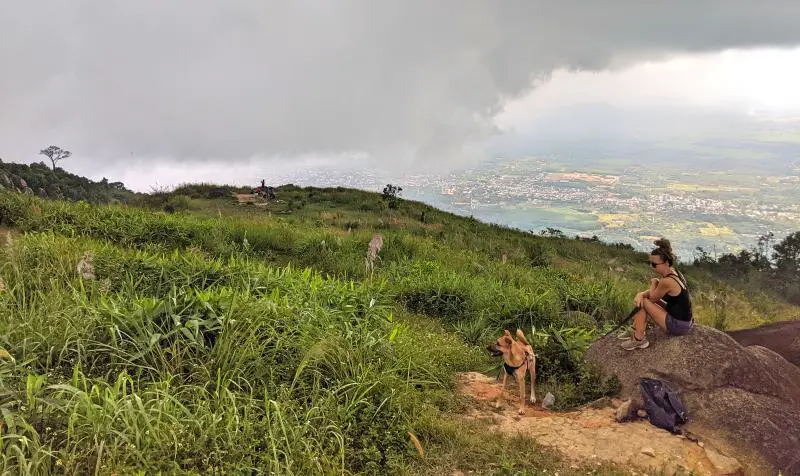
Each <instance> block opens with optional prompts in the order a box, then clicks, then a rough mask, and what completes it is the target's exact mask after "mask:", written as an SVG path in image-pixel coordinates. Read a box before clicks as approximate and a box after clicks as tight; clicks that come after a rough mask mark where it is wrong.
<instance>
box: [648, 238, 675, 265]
mask: <svg viewBox="0 0 800 476" xmlns="http://www.w3.org/2000/svg"><path fill="white" fill-rule="evenodd" d="M653 243H654V244H655V245H656V246H657V247H658V248H656V249H654V250H653V251H652V252H650V254H651V255H659V256H661V257H663V258H664V259H665V260H666V261H668V262H669V265H670V266H672V264H673V263H675V254H674V253H673V252H672V243H670V242H669V240H668V239H666V238H659V239H657V240H656V241H654V242H653Z"/></svg>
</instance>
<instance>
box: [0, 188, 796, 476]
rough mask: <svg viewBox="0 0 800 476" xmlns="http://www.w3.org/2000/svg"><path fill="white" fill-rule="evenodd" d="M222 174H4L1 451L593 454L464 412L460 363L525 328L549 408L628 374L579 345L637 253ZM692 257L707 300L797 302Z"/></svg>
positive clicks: (377, 458)
mask: <svg viewBox="0 0 800 476" xmlns="http://www.w3.org/2000/svg"><path fill="white" fill-rule="evenodd" d="M213 188H215V187H212V186H186V187H183V188H181V189H179V190H176V191H175V192H174V193H173V194H172V196H171V197H170V198H172V199H176V200H175V201H174V203H179V204H183V205H184V206H183V207H182V208H185V210H183V211H177V212H175V213H172V214H167V213H163V212H160V211H153V210H145V209H140V208H134V207H130V206H122V205H109V206H94V205H89V204H86V203H67V202H60V201H45V200H41V199H39V198H36V197H33V196H28V195H24V194H19V193H15V192H9V191H8V190H0V228H2V230H0V234H6V235H7V236H8V238H7V240H6V241H7V242H8V243H7V244H6V246H5V247H3V251H2V253H0V278H2V279H3V283H4V284H3V290H2V291H0V316H1V317H0V335H2V336H3V343H2V346H3V347H4V349H5V350H6V351H7V352H8V353H9V355H10V356H11V357H12V359H13V360H12V359H9V358H8V357H7V358H6V359H5V360H4V361H3V363H2V364H0V379H2V385H3V392H4V393H3V395H4V397H3V400H2V403H0V405H2V408H3V417H4V422H5V431H4V434H3V441H4V446H3V448H2V455H3V462H2V464H3V466H4V469H5V470H7V471H10V472H12V473H20V472H21V473H24V472H26V471H27V472H31V473H40V474H41V473H45V474H47V473H54V472H56V473H63V472H66V473H68V474H74V473H81V474H83V473H87V472H95V471H96V472H98V473H100V474H111V473H112V472H117V473H118V474H128V473H131V472H135V471H145V472H147V473H153V472H156V471H163V472H168V473H183V474H207V473H208V472H212V471H218V472H236V471H249V470H250V469H254V468H258V469H259V470H260V471H265V472H268V471H275V472H277V473H281V474H320V473H324V474H330V473H369V474H372V473H384V472H389V473H414V474H419V473H429V474H442V473H443V472H445V471H450V472H452V471H454V470H456V469H458V470H462V471H475V472H477V473H485V474H495V473H497V472H498V471H501V470H504V471H511V472H515V471H519V472H521V471H529V472H541V471H544V470H548V471H559V472H560V474H572V473H575V474H578V473H580V474H586V473H587V472H590V471H597V470H598V468H597V466H593V467H592V468H584V467H572V464H570V463H569V462H567V461H566V460H564V459H563V458H562V457H561V456H559V455H558V454H556V453H553V452H551V451H550V450H545V449H543V448H542V447H540V446H539V445H537V444H536V443H534V442H532V441H531V440H529V439H526V438H522V437H519V438H497V439H496V440H492V441H486V439H485V438H483V437H482V436H481V435H482V434H483V432H484V429H483V427H482V426H481V424H480V423H478V422H474V423H469V422H464V421H462V420H460V419H456V418H454V417H453V416H454V415H456V414H458V412H459V411H460V410H461V409H463V401H462V400H461V399H460V398H459V397H457V396H456V394H455V393H454V391H453V376H454V375H455V374H456V373H458V372H464V371H485V372H494V371H496V370H497V369H498V362H497V361H496V360H492V359H490V358H489V357H488V356H487V355H486V353H485V351H484V350H483V347H484V346H485V345H486V344H487V343H488V342H489V341H491V340H492V339H494V338H496V336H497V335H499V332H501V330H502V329H503V328H516V327H520V328H522V329H523V330H525V332H526V333H527V334H528V335H529V337H530V338H531V339H532V340H533V342H534V345H535V347H536V349H537V354H538V360H537V367H538V376H539V379H540V382H539V384H540V387H539V388H540V389H541V390H540V392H541V393H542V394H544V393H546V392H547V391H552V392H553V393H554V394H555V395H556V396H557V400H556V406H557V408H560V409H566V408H572V407H575V406H577V405H581V404H583V403H586V402H588V401H591V400H594V399H596V398H599V397H602V396H604V395H612V394H614V393H615V392H616V391H617V390H618V388H619V386H618V382H616V381H615V380H614V379H604V378H602V377H601V376H600V374H599V373H598V372H597V371H596V370H595V369H593V368H592V367H588V366H587V365H586V364H585V363H584V362H583V360H582V359H581V357H582V353H583V350H585V349H586V347H587V346H588V345H589V344H590V343H591V342H592V341H593V340H594V339H595V338H596V337H597V336H598V334H599V333H600V332H602V331H604V330H606V329H608V327H609V326H610V325H612V324H613V322H615V321H616V320H618V319H620V318H621V317H623V316H624V315H625V314H626V313H627V311H628V310H629V307H630V305H631V300H632V297H633V295H634V294H635V292H636V291H637V290H639V289H640V288H642V287H643V285H642V283H646V282H647V279H649V277H650V270H649V268H648V267H647V266H646V256H645V255H644V254H641V253H636V252H634V251H633V250H631V249H630V248H629V247H625V246H614V245H606V244H602V243H599V242H592V241H582V240H572V239H566V238H545V237H541V236H534V235H531V234H529V233H523V232H520V231H515V230H509V229H504V228H501V227H497V226H490V225H486V224H483V223H480V222H478V221H476V220H472V219H468V218H463V217H457V216H455V215H451V214H448V213H444V212H441V211H439V210H435V209H432V208H430V207H428V206H425V205H423V204H421V203H416V202H409V201H405V200H399V201H393V200H384V199H382V198H381V196H380V195H378V194H374V193H368V192H361V191H355V190H348V189H343V188H337V189H315V188H299V187H294V186H291V185H288V186H283V187H278V188H277V189H276V190H275V193H276V196H277V200H275V201H271V202H266V203H264V204H262V205H263V206H254V205H239V204H237V203H236V200H234V199H233V198H232V197H221V198H208V197H209V196H211V195H215V194H213V193H211V192H212V189H213ZM178 197H181V198H180V199H177V198H178ZM141 203H147V201H143V202H141ZM157 206H158V207H159V208H161V204H160V203H158V204H157ZM178 210H180V207H179V209H178ZM2 232H5V233H2ZM375 233H379V234H381V236H382V238H383V245H382V248H381V249H380V250H379V251H378V252H377V256H378V258H377V260H376V262H375V270H374V273H369V272H368V270H367V269H366V267H365V255H366V252H367V248H368V244H369V242H370V240H371V238H372V237H373V235H374V234H375ZM0 244H2V241H0ZM81 262H82V263H83V264H82V265H80V266H81V267H80V270H81V271H80V272H79V263H81ZM686 272H687V275H688V276H689V278H690V284H691V285H692V286H693V288H694V289H695V300H696V303H697V314H698V318H699V319H700V320H701V322H709V323H714V322H717V323H719V322H723V321H724V324H725V325H727V326H729V327H732V328H736V327H748V326H751V325H753V324H756V323H760V322H764V321H771V320H779V319H791V318H797V317H798V308H797V307H794V306H790V305H788V304H782V303H776V302H775V301H774V299H773V298H772V297H770V296H769V295H761V294H758V293H753V292H752V291H748V290H743V289H736V288H732V287H730V286H729V285H723V284H721V283H719V282H717V281H715V280H713V279H712V278H711V277H709V276H707V275H706V274H704V273H703V272H702V270H693V269H687V270H686ZM723 293H724V295H725V296H726V298H725V303H724V305H725V308H722V307H721V306H720V300H719V299H718V298H717V296H719V295H721V294H723ZM734 308H735V309H736V310H737V311H736V312H735V313H734V312H733V311H732V309H734ZM766 311H768V312H766ZM409 433H410V434H412V435H414V437H415V438H417V439H418V440H419V441H420V442H421V446H422V448H423V449H424V452H422V451H418V450H417V449H416V448H415V445H414V444H413V442H412V441H411V439H410V436H409ZM23 468H27V469H23ZM600 469H601V470H604V471H606V472H613V471H615V469H614V468H611V467H607V468H604V467H601V468H600Z"/></svg>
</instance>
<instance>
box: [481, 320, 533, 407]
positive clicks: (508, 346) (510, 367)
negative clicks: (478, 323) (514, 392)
mask: <svg viewBox="0 0 800 476" xmlns="http://www.w3.org/2000/svg"><path fill="white" fill-rule="evenodd" d="M517 337H518V339H519V340H514V338H513V337H512V336H511V333H510V332H509V331H508V329H506V330H505V332H504V333H503V335H502V336H500V337H499V338H498V339H497V341H496V342H495V343H494V344H492V345H490V346H489V347H487V350H488V351H489V353H490V354H492V355H493V356H495V357H499V356H501V355H502V356H503V369H504V370H505V372H504V373H503V390H502V393H501V394H500V397H501V398H502V397H503V395H505V391H506V379H507V378H508V376H509V374H510V375H511V376H513V377H514V379H516V381H517V387H518V388H519V411H518V413H519V414H520V415H522V414H523V413H525V371H526V370H527V371H528V372H529V373H530V374H531V403H536V355H535V354H534V353H533V347H531V345H530V344H528V341H527V340H526V339H525V334H523V333H522V331H521V330H520V329H517Z"/></svg>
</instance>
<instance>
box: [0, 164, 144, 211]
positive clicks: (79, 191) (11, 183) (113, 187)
mask: <svg viewBox="0 0 800 476" xmlns="http://www.w3.org/2000/svg"><path fill="white" fill-rule="evenodd" d="M0 188H7V189H10V190H17V191H20V192H23V193H29V194H31V195H37V196H40V197H43V198H50V199H61V200H72V201H78V200H83V201H86V202H89V203H112V202H128V201H130V200H131V199H132V198H133V197H134V196H135V195H136V194H135V193H134V192H132V191H130V190H128V189H127V188H125V185H124V184H123V183H122V182H109V181H108V180H106V179H103V180H102V181H100V182H94V181H92V180H89V179H87V178H85V177H81V176H79V175H75V174H71V173H69V172H67V171H66V170H64V169H62V168H60V167H56V169H55V170H53V169H51V168H50V167H48V166H47V165H45V164H44V163H43V162H41V163H35V164H31V165H26V164H16V163H8V162H3V161H2V160H0Z"/></svg>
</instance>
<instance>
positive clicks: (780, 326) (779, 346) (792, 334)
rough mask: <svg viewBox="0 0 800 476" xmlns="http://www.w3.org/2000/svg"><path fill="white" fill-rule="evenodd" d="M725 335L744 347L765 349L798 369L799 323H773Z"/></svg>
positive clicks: (799, 357) (799, 356)
mask: <svg viewBox="0 0 800 476" xmlns="http://www.w3.org/2000/svg"><path fill="white" fill-rule="evenodd" d="M727 334H728V335H729V336H731V337H733V340H735V341H736V342H738V343H739V344H741V345H743V346H745V347H747V346H750V345H759V346H761V347H766V348H767V349H769V350H771V351H773V352H775V353H776V354H778V355H780V356H781V357H783V358H784V359H786V360H788V361H789V362H791V363H793V364H794V365H797V366H798V367H800V321H783V322H775V323H772V324H766V325H763V326H759V327H755V328H752V329H744V330H739V331H729V332H727Z"/></svg>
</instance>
